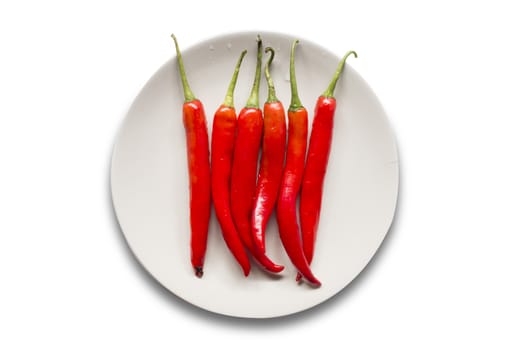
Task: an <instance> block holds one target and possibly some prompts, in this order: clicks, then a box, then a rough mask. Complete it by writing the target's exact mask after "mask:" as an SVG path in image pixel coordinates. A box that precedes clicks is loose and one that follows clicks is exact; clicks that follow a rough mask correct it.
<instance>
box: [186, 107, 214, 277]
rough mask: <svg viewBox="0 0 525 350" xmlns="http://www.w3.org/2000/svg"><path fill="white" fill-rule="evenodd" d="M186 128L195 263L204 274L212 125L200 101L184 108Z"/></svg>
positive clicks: (209, 192) (208, 218) (193, 260)
mask: <svg viewBox="0 0 525 350" xmlns="http://www.w3.org/2000/svg"><path fill="white" fill-rule="evenodd" d="M182 116H183V122H184V129H185V131H186V151H187V160H188V174H189V192H190V225H191V264H192V265H193V268H194V269H195V273H196V275H197V276H198V277H200V276H202V269H203V265H204V257H205V255H206V245H207V241H208V226H209V222H210V210H211V179H210V178H211V175H210V158H209V157H210V153H209V141H208V126H207V122H206V115H205V113H204V107H203V106H202V103H201V102H200V101H199V100H193V101H190V102H186V103H184V105H183V108H182Z"/></svg>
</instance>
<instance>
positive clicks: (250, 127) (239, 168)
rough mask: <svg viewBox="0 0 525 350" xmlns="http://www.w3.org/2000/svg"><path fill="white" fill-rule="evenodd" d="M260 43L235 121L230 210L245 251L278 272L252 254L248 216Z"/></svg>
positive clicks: (257, 135) (256, 141)
mask: <svg viewBox="0 0 525 350" xmlns="http://www.w3.org/2000/svg"><path fill="white" fill-rule="evenodd" d="M261 60H262V41H261V38H260V37H257V67H256V70H255V80H254V82H253V87H252V91H251V94H250V97H249V98H248V102H247V103H246V106H245V107H244V108H243V109H242V110H241V111H240V113H239V118H238V121H237V138H236V140H235V148H234V151H233V166H232V176H231V209H232V215H233V220H234V222H235V225H236V227H237V231H238V232H239V235H240V237H241V239H242V241H243V243H244V245H245V246H246V248H248V250H249V251H250V252H251V253H252V254H253V256H254V257H255V259H256V260H257V261H258V262H259V263H260V264H261V265H262V266H263V267H264V268H265V269H267V270H268V271H271V272H279V271H281V270H282V269H283V267H282V266H280V265H276V264H274V263H273V262H272V261H271V260H270V259H269V258H268V257H267V256H266V255H264V254H260V253H259V252H257V251H255V250H254V244H253V239H252V233H251V215H252V208H253V200H254V194H255V185H256V176H257V161H258V159H259V147H260V146H261V136H262V129H263V119H262V111H261V109H260V108H259V83H260V80H261Z"/></svg>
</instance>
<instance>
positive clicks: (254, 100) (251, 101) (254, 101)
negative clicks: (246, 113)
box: [246, 35, 262, 108]
mask: <svg viewBox="0 0 525 350" xmlns="http://www.w3.org/2000/svg"><path fill="white" fill-rule="evenodd" d="M261 65H262V40H261V36H260V35H257V67H256V68H255V80H254V81H253V86H252V92H251V94H250V97H249V98H248V102H246V108H259V85H260V83H261Z"/></svg>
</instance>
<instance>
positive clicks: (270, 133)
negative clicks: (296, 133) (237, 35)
mask: <svg viewBox="0 0 525 350" xmlns="http://www.w3.org/2000/svg"><path fill="white" fill-rule="evenodd" d="M265 52H270V54H271V55H270V58H269V59H268V62H267V63H266V67H265V70H264V73H265V75H266V81H267V83H268V99H267V100H266V103H265V104H264V128H263V141H262V155H261V161H260V166H259V176H258V180H257V188H256V190H255V201H254V209H253V213H252V235H253V241H254V249H255V250H256V251H257V252H260V253H265V251H266V244H265V231H266V224H267V223H268V219H269V218H270V215H271V214H272V211H273V209H274V207H275V203H276V201H277V196H278V194H279V187H280V185H281V176H282V173H283V165H284V154H285V151H286V119H285V113H284V107H283V104H282V103H281V101H279V100H278V99H277V97H276V95H275V86H274V84H273V80H272V77H271V76H270V69H269V67H270V65H271V63H272V61H273V57H274V55H275V52H274V50H273V49H272V48H271V47H267V48H266V50H265Z"/></svg>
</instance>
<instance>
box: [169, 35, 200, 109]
mask: <svg viewBox="0 0 525 350" xmlns="http://www.w3.org/2000/svg"><path fill="white" fill-rule="evenodd" d="M171 37H172V38H173V41H174V42H175V48H176V49H177V62H178V63H179V71H180V77H181V80H182V89H183V90H184V102H190V101H194V100H196V99H197V98H196V97H195V95H194V94H193V92H192V91H191V89H190V84H188V79H187V78H186V71H185V70H184V63H183V62H182V55H181V54H180V50H179V43H178V42H177V38H176V37H175V35H173V34H171Z"/></svg>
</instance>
